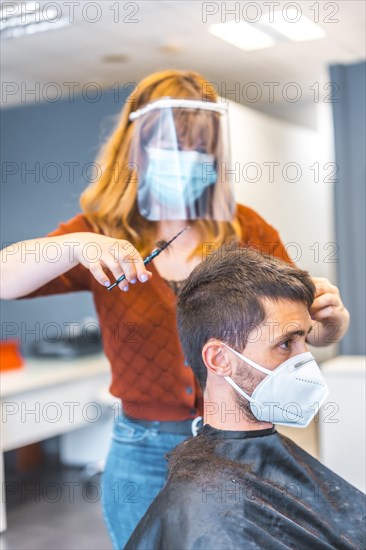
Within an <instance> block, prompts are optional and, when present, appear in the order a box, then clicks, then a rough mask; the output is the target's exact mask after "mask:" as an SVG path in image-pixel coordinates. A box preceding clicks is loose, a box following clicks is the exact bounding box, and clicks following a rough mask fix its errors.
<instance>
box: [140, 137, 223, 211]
mask: <svg viewBox="0 0 366 550" xmlns="http://www.w3.org/2000/svg"><path fill="white" fill-rule="evenodd" d="M147 153H148V156H149V159H148V166H147V170H146V173H145V177H144V184H145V185H146V186H147V187H148V189H149V191H150V193H152V194H153V195H154V197H155V198H156V199H157V200H158V201H159V202H160V203H161V204H164V205H165V206H166V207H167V208H174V209H177V208H178V209H179V208H182V209H183V208H185V207H186V206H189V205H192V204H193V203H194V202H195V201H196V200H197V199H198V198H199V197H200V196H201V195H202V193H203V192H204V191H205V189H206V188H207V187H209V186H210V185H212V184H214V183H216V180H217V172H216V169H215V158H214V156H213V155H208V154H204V153H199V152H198V151H180V150H168V149H160V148H153V147H150V148H147Z"/></svg>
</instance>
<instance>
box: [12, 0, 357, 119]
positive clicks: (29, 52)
mask: <svg viewBox="0 0 366 550" xmlns="http://www.w3.org/2000/svg"><path fill="white" fill-rule="evenodd" d="M41 3H42V2H41ZM55 3H56V2H52V4H55ZM71 3H72V2H71ZM286 3H287V2H281V6H283V5H284V4H286ZM57 4H58V6H59V11H60V13H61V12H62V14H68V13H69V11H68V10H69V8H68V7H67V6H66V5H65V3H64V2H62V1H59V2H57ZM69 4H70V2H69ZM76 4H80V6H79V7H77V6H76V7H75V21H74V22H73V23H72V24H71V25H69V26H66V27H62V28H60V29H57V30H52V31H46V32H41V33H37V34H34V35H28V36H23V37H19V38H14V39H8V40H2V42H1V46H2V48H1V61H2V82H3V87H2V89H3V93H2V105H3V107H8V106H11V105H14V104H16V103H24V102H25V101H34V98H32V97H30V96H29V97H28V98H26V97H24V93H23V96H22V95H21V93H20V92H19V93H15V94H14V95H13V96H10V95H8V96H4V83H9V82H10V83H15V85H18V86H19V90H21V89H22V86H23V90H24V89H25V88H27V89H28V88H30V87H31V85H32V83H35V82H39V86H40V90H42V89H44V86H46V85H47V83H49V82H57V83H58V84H59V85H60V86H62V87H63V86H64V85H63V83H64V82H73V83H78V84H77V87H78V88H79V89H80V88H82V87H83V85H85V83H88V82H96V83H98V84H99V85H100V86H102V87H108V86H111V85H113V84H114V83H116V82H118V83H119V84H120V85H121V86H123V85H124V84H125V83H126V82H138V81H139V80H140V79H141V78H143V77H144V76H146V75H147V74H149V73H151V72H153V71H156V70H161V69H164V68H179V69H181V68H183V69H188V68H189V69H193V70H196V71H199V72H201V73H202V74H203V75H204V76H205V77H206V78H207V79H208V80H209V81H211V82H215V83H217V84H218V86H219V91H221V94H222V95H225V89H226V90H231V89H233V88H234V86H235V83H239V84H237V86H239V89H240V94H241V95H240V97H238V98H235V97H234V95H233V94H227V97H228V98H229V99H233V100H235V99H240V102H242V103H247V104H248V101H247V98H246V92H245V85H246V84H247V83H248V82H256V83H258V85H259V86H260V87H261V89H262V92H263V95H262V98H261V100H260V101H257V102H255V103H251V102H249V104H251V106H252V107H254V108H259V109H264V110H267V111H268V110H269V109H270V108H275V104H277V105H278V106H279V107H278V108H279V109H281V104H282V108H283V103H284V100H283V98H282V93H281V92H282V86H284V85H286V83H289V82H296V83H298V85H299V86H300V87H301V91H302V97H301V102H302V105H304V104H306V103H309V102H314V91H312V89H310V87H311V86H313V85H314V83H316V82H319V89H320V93H321V97H322V96H323V95H324V94H325V93H329V91H330V90H329V89H327V90H323V86H324V84H326V83H327V82H329V76H328V74H327V66H328V65H329V64H333V63H345V64H348V63H353V62H357V61H361V60H363V59H365V27H366V24H365V2H364V1H363V0H359V1H357V0H356V1H354V0H350V1H348V0H341V1H337V2H323V1H320V2H311V1H306V2H304V1H298V2H297V4H298V5H299V6H301V9H302V11H303V13H304V15H307V16H308V17H310V18H312V19H314V11H311V9H309V8H310V7H311V6H314V5H315V4H317V5H318V6H319V15H320V21H319V25H320V26H321V27H322V28H323V29H324V30H325V32H326V37H325V38H323V39H320V40H314V41H309V42H282V43H278V44H277V45H275V46H274V47H272V48H268V49H263V50H258V51H251V52H244V51H242V50H239V49H237V48H235V47H233V46H231V45H229V44H226V43H224V42H223V41H221V40H219V39H218V38H216V37H215V36H212V35H211V34H210V33H209V32H208V25H209V24H210V23H214V22H219V21H220V20H222V18H224V17H225V13H224V11H223V9H224V8H223V7H222V6H223V5H226V6H227V9H228V8H229V7H231V8H233V7H234V6H235V5H236V6H237V5H239V6H240V9H241V13H239V15H240V16H241V17H242V13H243V12H242V10H243V8H244V9H245V6H246V5H248V4H250V3H249V2H226V3H225V2H211V3H210V5H212V6H214V7H216V8H217V9H218V10H219V13H217V14H216V15H215V16H211V17H208V21H207V23H204V22H203V20H202V19H203V16H202V11H203V9H205V5H206V6H207V5H208V3H207V2H201V1H187V0H185V1H170V0H164V1H157V2H155V1H147V0H146V1H136V2H126V1H123V2H119V3H118V4H119V10H120V16H119V21H117V22H115V21H114V16H115V15H114V13H115V12H114V11H113V9H112V7H113V6H114V9H116V5H117V2H116V1H115V0H113V1H109V0H102V1H99V2H98V4H99V6H100V9H101V18H100V20H99V21H98V22H96V23H92V22H90V21H87V19H86V17H85V11H84V17H83V13H82V8H83V9H84V10H85V9H86V5H89V7H88V8H87V9H88V11H87V12H86V15H87V17H89V18H92V17H94V15H95V13H96V12H95V10H94V8H93V7H90V5H91V4H92V3H91V2H88V1H86V0H84V1H83V0H79V2H75V3H74V5H76ZM252 4H256V5H257V6H259V8H260V9H261V10H262V13H263V14H265V13H266V12H267V11H268V8H267V7H266V6H264V5H263V3H262V2H256V3H254V2H252ZM337 8H339V10H338V12H337V13H334V14H333V15H332V12H333V11H334V12H335V10H336V9H337ZM220 9H221V11H220ZM276 9H277V8H276ZM133 10H136V13H135V15H130V18H131V19H135V20H137V22H135V23H132V22H128V21H127V19H128V18H129V14H131V13H132V11H133ZM248 15H249V17H253V16H254V12H251V11H248ZM327 17H328V18H330V19H333V20H334V19H336V20H338V21H337V22H334V21H333V22H331V21H326V18H327ZM233 18H234V16H233V15H231V16H227V19H233ZM167 45H168V46H169V47H168V48H167V49H168V50H173V51H165V50H164V46H167ZM174 50H176V51H174ZM112 54H113V55H114V54H123V55H125V56H127V60H126V61H125V62H121V63H106V62H105V61H103V56H106V55H112ZM264 82H279V83H280V86H279V87H276V89H275V96H274V100H275V101H274V103H273V104H271V102H270V101H269V96H268V87H266V86H263V83H264ZM65 89H67V88H65ZM248 92H251V93H253V92H254V89H253V88H252V89H251V90H249V89H248ZM67 94H68V92H67V93H65V97H67ZM243 96H244V97H243ZM251 97H252V96H251ZM41 99H42V93H41ZM286 105H287V107H288V108H290V107H291V104H289V103H288V102H286ZM299 105H300V103H299ZM292 107H293V105H292Z"/></svg>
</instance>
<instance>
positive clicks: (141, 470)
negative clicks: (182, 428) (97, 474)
mask: <svg viewBox="0 0 366 550" xmlns="http://www.w3.org/2000/svg"><path fill="white" fill-rule="evenodd" d="M159 424H160V423H159V422H158V421H157V422H156V428H145V427H143V426H139V425H138V424H136V423H133V422H131V421H130V420H129V419H128V418H126V417H125V416H123V415H121V416H120V417H119V418H118V420H117V421H115V422H114V428H113V437H112V443H111V447H110V450H109V454H108V457H107V461H106V465H105V469H104V472H103V474H102V480H101V483H102V505H103V514H104V519H105V521H106V524H107V528H108V531H109V534H110V537H111V539H112V543H113V547H114V548H115V549H116V550H119V549H122V548H124V546H125V544H126V543H127V541H128V539H129V538H130V536H131V534H132V532H133V530H134V529H135V527H136V525H137V524H138V522H139V521H140V519H141V518H142V516H143V515H144V514H145V512H146V510H147V508H148V507H149V505H150V504H151V502H152V501H153V500H154V498H155V497H156V495H157V494H158V493H159V491H160V490H161V489H162V487H163V485H164V483H165V480H166V476H167V464H168V463H167V460H166V459H165V458H164V455H165V453H167V452H168V451H170V450H171V449H173V448H174V447H176V445H178V444H179V443H181V442H182V441H184V440H185V439H187V436H186V435H174V434H167V433H161V432H159Z"/></svg>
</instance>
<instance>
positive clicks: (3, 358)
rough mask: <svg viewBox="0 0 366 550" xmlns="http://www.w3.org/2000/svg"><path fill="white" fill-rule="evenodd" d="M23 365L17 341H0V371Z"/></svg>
mask: <svg viewBox="0 0 366 550" xmlns="http://www.w3.org/2000/svg"><path fill="white" fill-rule="evenodd" d="M23 365H24V361H23V357H22V356H21V354H20V342H19V341H18V340H8V341H7V342H0V371H5V370H13V369H19V368H21V367H22V366H23Z"/></svg>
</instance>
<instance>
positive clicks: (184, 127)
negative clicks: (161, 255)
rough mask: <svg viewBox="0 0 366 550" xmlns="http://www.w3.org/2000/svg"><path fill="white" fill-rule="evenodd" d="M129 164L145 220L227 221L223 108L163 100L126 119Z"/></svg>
mask: <svg viewBox="0 0 366 550" xmlns="http://www.w3.org/2000/svg"><path fill="white" fill-rule="evenodd" d="M129 119H130V120H131V121H133V122H134V125H135V126H134V130H133V136H132V141H131V149H130V158H129V160H130V163H132V167H133V168H134V169H135V170H136V173H137V182H138V186H137V204H138V209H139V212H140V214H141V215H142V216H144V217H145V218H146V219H148V220H151V221H158V220H196V219H208V220H216V221H227V222H231V221H232V220H233V217H234V213H235V200H234V193H233V186H232V180H231V175H230V170H229V167H230V148H229V128H228V110H227V105H225V104H219V103H214V102H207V101H198V100H190V99H172V98H162V99H159V100H157V101H153V102H151V103H148V104H147V105H145V106H144V107H142V108H141V109H139V110H137V111H135V112H133V113H131V114H130V117H129Z"/></svg>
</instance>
